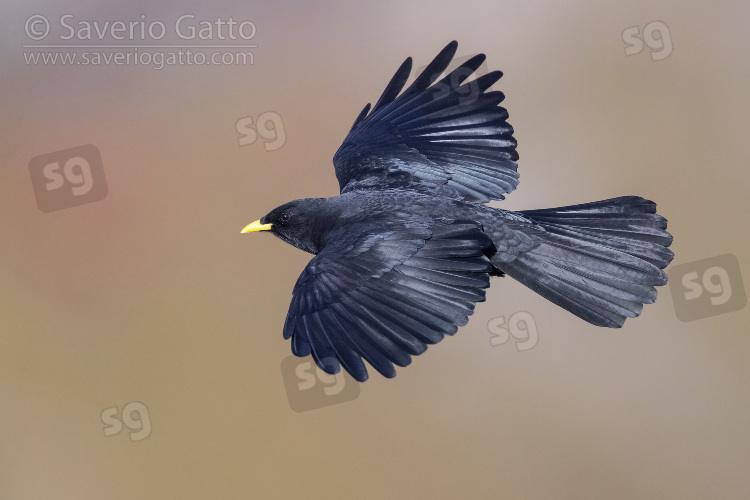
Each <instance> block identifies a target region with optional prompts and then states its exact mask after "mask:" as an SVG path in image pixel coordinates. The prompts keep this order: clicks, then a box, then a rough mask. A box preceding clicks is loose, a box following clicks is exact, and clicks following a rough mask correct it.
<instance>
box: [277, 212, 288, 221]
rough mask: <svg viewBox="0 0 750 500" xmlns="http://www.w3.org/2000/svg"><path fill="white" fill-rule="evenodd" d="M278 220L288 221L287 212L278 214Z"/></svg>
mask: <svg viewBox="0 0 750 500" xmlns="http://www.w3.org/2000/svg"><path fill="white" fill-rule="evenodd" d="M279 221H281V222H288V221H289V214H288V213H286V212H284V213H283V214H281V215H279Z"/></svg>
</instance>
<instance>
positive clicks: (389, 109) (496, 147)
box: [333, 41, 518, 203]
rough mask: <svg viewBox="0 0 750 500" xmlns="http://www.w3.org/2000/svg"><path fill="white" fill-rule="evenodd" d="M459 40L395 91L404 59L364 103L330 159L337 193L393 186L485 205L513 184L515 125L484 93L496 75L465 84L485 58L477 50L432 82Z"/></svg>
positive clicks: (495, 94) (405, 73) (404, 75)
mask: <svg viewBox="0 0 750 500" xmlns="http://www.w3.org/2000/svg"><path fill="white" fill-rule="evenodd" d="M457 45H458V44H457V43H456V42H455V41H454V42H451V43H449V44H448V45H447V46H446V47H445V48H444V49H443V50H442V51H441V52H440V54H438V55H437V57H435V59H434V60H433V61H432V62H431V63H430V64H429V65H428V66H427V67H426V68H425V70H424V71H423V72H422V73H421V74H420V75H419V76H417V78H416V80H415V81H414V83H412V85H411V86H410V87H409V88H408V89H406V90H405V91H404V92H401V90H402V89H403V87H404V85H405V84H406V80H407V79H408V77H409V73H410V72H411V58H408V59H407V60H406V61H405V62H404V63H403V64H402V65H401V67H400V68H399V69H398V71H397V72H396V74H395V75H394V76H393V78H392V79H391V82H390V83H389V84H388V86H387V87H386V89H385V91H384V92H383V95H382V96H381V97H380V99H379V100H378V102H377V104H375V107H374V108H373V109H372V111H370V105H369V104H368V105H367V106H365V109H364V110H362V112H361V113H360V115H359V117H357V119H356V121H355V122H354V125H353V126H352V129H351V130H350V131H349V134H348V135H347V136H346V139H344V142H343V144H341V147H339V149H338V151H337V152H336V154H335V155H334V157H333V165H334V167H335V169H336V178H337V179H338V181H339V186H340V188H341V192H342V193H345V192H347V191H351V190H355V189H378V188H384V187H385V188H394V187H397V188H408V189H414V190H418V191H423V192H425V191H429V192H433V193H438V194H441V195H443V196H450V197H452V198H456V199H460V200H464V201H468V202H474V203H485V202H487V201H490V200H502V199H503V198H504V196H503V195H504V194H505V193H510V192H511V191H513V190H514V189H515V188H516V186H517V185H518V173H517V164H516V160H517V159H518V154H517V153H516V141H515V139H514V138H513V127H511V126H510V124H508V122H507V118H508V112H507V111H506V110H505V108H502V107H500V106H498V104H499V103H500V102H502V100H503V99H504V98H505V96H504V95H503V93H502V92H499V91H492V92H487V89H488V88H489V87H490V86H491V85H492V84H494V83H495V82H496V81H497V80H498V79H500V77H501V76H502V73H501V72H500V71H492V72H490V73H487V74H486V75H482V76H480V77H478V78H476V79H474V80H472V81H469V82H466V83H464V81H465V80H466V79H467V78H468V77H469V76H470V75H471V74H473V73H474V72H475V71H476V70H477V68H479V66H480V65H481V64H482V62H483V61H484V54H479V55H477V56H474V57H472V58H471V59H469V60H468V61H466V62H465V63H464V64H462V65H461V66H459V67H458V68H456V69H455V70H454V71H452V72H451V73H450V74H449V75H447V76H446V77H445V78H443V79H442V80H440V81H439V82H437V83H435V84H434V85H433V82H435V80H437V78H438V77H439V76H440V75H441V74H442V73H443V71H445V69H446V68H447V67H448V65H449V64H450V62H451V60H452V59H453V55H454V54H455V52H456V47H457ZM399 93H400V95H399ZM368 111H369V114H368Z"/></svg>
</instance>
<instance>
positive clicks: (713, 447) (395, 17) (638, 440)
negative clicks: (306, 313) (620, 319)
mask: <svg viewBox="0 0 750 500" xmlns="http://www.w3.org/2000/svg"><path fill="white" fill-rule="evenodd" d="M3 11H4V13H3V16H2V18H0V40H2V45H1V48H0V50H1V52H0V58H1V59H0V92H1V94H0V95H1V96H2V99H0V111H1V112H0V116H1V117H2V122H0V147H1V148H2V158H3V162H2V167H3V168H2V169H0V197H1V198H2V210H0V221H1V223H2V233H3V234H2V237H0V241H1V242H2V243H0V258H1V259H2V266H1V267H0V331H1V333H2V335H0V394H2V396H3V402H2V404H0V429H1V431H0V498H3V499H5V498H7V499H82V498H118V499H119V498H144V499H146V498H147V499H163V498H191V499H192V498H196V499H199V498H200V499H203V498H227V499H234V498H238V499H239V498H576V499H580V498H597V499H598V498H617V499H620V498H622V499H630V498H674V499H685V498H696V499H697V498H722V499H724V498H727V499H739V498H749V497H750V476H748V473H747V471H748V468H749V467H750V435H749V433H748V429H750V391H749V390H748V387H750V336H748V331H747V330H748V328H747V324H748V320H749V319H750V314H749V311H750V310H749V309H748V308H740V309H738V310H735V311H733V312H728V313H726V314H720V315H714V316H710V317H705V318H702V319H698V320H695V321H690V322H682V321H680V320H678V318H677V317H676V314H675V309H674V307H673V297H672V293H673V292H672V291H670V289H669V287H664V288H661V289H660V295H659V300H658V301H657V303H656V304H654V305H650V306H646V307H645V309H644V312H643V314H642V316H641V317H640V318H638V319H634V320H629V321H628V322H627V323H626V324H625V327H624V328H623V329H622V330H619V331H613V330H607V329H601V328H597V327H594V326H591V325H588V324H586V323H584V322H583V321H581V320H579V319H577V318H575V317H574V316H572V315H570V314H569V313H567V312H565V311H564V310H562V309H560V308H558V307H557V306H554V305H553V304H551V303H548V302H547V301H545V300H544V299H541V298H540V297H538V296H536V295H535V294H534V293H532V292H531V291H529V290H527V289H526V288H524V287H523V286H521V285H520V284H518V283H516V282H514V281H512V280H511V279H504V280H499V279H498V280H495V281H494V282H493V283H494V284H493V286H492V288H491V289H490V290H489V292H488V296H487V302H486V303H483V304H480V305H479V306H478V307H477V311H476V313H475V314H474V316H473V317H472V320H471V322H470V323H469V325H468V326H466V327H464V328H462V329H461V330H460V331H459V333H458V334H457V335H456V336H455V337H453V338H447V339H446V340H445V341H443V342H442V343H441V344H439V345H436V346H432V347H430V349H429V351H428V352H427V353H426V354H425V355H423V356H420V357H418V358H416V359H415V360H414V362H413V363H412V365H411V366H410V367H408V368H403V369H399V374H398V376H397V377H396V378H395V379H393V380H386V379H383V378H382V377H380V376H379V375H378V374H377V373H374V370H370V371H371V372H372V373H371V380H370V381H368V382H366V383H365V384H363V385H362V386H361V393H360V394H359V396H358V397H357V398H356V399H354V400H351V401H347V402H343V403H340V404H335V405H329V406H323V407H321V408H318V409H315V410H310V411H305V412H295V411H292V409H291V408H290V402H289V401H288V397H287V392H286V389H285V384H284V378H283V374H282V369H281V362H282V360H283V359H285V358H286V357H287V356H289V354H290V349H289V343H288V341H284V340H283V339H282V336H281V328H282V325H283V322H284V318H285V315H286V310H287V307H288V304H289V300H290V296H291V290H292V287H293V285H294V282H295V280H296V279H297V277H298V275H299V273H300V272H301V270H302V269H303V267H304V266H305V264H306V262H307V261H308V259H309V255H307V254H304V253H302V252H300V251H298V250H296V249H294V248H292V247H291V246H288V245H285V244H284V243H282V242H281V241H279V240H277V239H275V238H273V237H271V236H270V235H267V234H261V235H240V234H239V230H240V229H241V228H242V227H243V226H244V225H246V224H247V223H249V222H251V221H252V220H255V219H257V218H259V217H260V216H262V215H264V214H265V213H266V212H268V211H269V210H270V209H272V208H274V207H275V206H277V205H279V204H281V203H284V202H286V201H289V200H291V199H295V198H300V197H308V196H331V195H335V194H337V183H336V179H335V177H334V173H333V168H332V164H331V157H332V156H333V153H334V152H335V150H336V148H337V147H338V146H339V144H340V142H341V140H342V139H343V138H344V136H345V134H346V132H347V131H348V130H349V127H350V126H351V124H352V122H353V120H354V118H355V116H356V115H357V113H358V112H359V111H360V109H361V108H362V107H363V106H364V104H365V103H367V102H373V103H374V102H375V101H376V100H377V98H378V96H379V95H380V92H381V91H382V90H383V88H384V86H385V84H386V83H387V82H388V80H389V78H390V77H391V76H392V74H393V72H394V71H395V70H396V68H397V67H398V65H399V64H400V63H401V62H402V61H403V59H404V58H406V57H407V56H412V57H413V58H414V64H415V66H416V67H419V66H423V65H424V64H426V63H427V62H429V60H430V59H431V58H432V57H434V56H435V54H437V52H438V51H439V50H440V49H441V48H442V47H443V46H444V45H445V44H446V43H447V42H449V41H450V40H452V39H457V40H458V41H459V49H458V55H460V56H466V55H471V54H474V53H477V52H485V53H486V54H487V56H488V63H487V65H488V68H489V69H502V70H503V72H504V73H505V76H504V77H503V79H502V80H500V82H499V83H498V84H496V86H495V88H498V89H500V90H502V91H504V92H505V94H506V95H507V99H506V101H505V106H506V107H507V108H508V110H509V112H510V117H511V120H510V121H511V123H512V124H513V126H514V127H515V130H516V138H517V139H518V143H519V147H518V150H519V154H520V158H521V159H520V162H519V165H520V168H519V171H520V172H521V184H520V186H519V188H518V190H517V191H516V192H514V193H512V194H511V195H510V196H509V197H508V200H507V201H505V202H502V203H500V204H498V206H502V207H504V208H509V209H531V208H543V207H549V206H559V205H565V204H573V203H582V202H587V201H594V200H599V199H604V198H610V197H614V196H619V195H626V194H638V195H641V196H644V197H647V198H649V199H653V200H655V201H657V202H658V204H659V212H660V213H661V214H663V215H664V216H666V217H667V218H668V219H669V229H670V232H672V233H673V234H674V235H675V243H674V245H673V250H674V251H675V254H676V258H675V261H674V264H673V265H679V264H686V263H691V262H693V261H697V260H700V259H705V258H712V257H715V256H719V255H722V254H726V253H731V254H734V255H735V256H736V257H737V259H738V260H739V263H740V266H741V267H742V272H744V276H745V277H746V279H750V269H749V268H748V267H747V264H748V262H750V260H749V258H750V254H749V252H748V251H749V250H750V238H749V237H748V232H747V227H748V224H747V213H748V209H750V201H748V196H747V189H748V186H749V185H750V174H749V173H748V165H747V160H748V157H749V156H750V155H749V153H750V141H748V140H747V138H746V135H747V130H748V128H747V119H748V118H747V117H748V115H749V114H750V98H749V97H748V88H749V87H750V66H748V63H747V53H748V49H750V31H748V29H747V22H748V21H749V20H750V17H749V15H750V5H749V4H748V3H747V2H739V1H736V2H731V1H724V2H714V3H712V4H708V3H705V2H704V3H699V2H689V3H686V2H678V1H676V0H672V1H656V2H644V1H633V2H628V3H627V4H621V3H615V2H611V4H610V3H609V2H608V3H606V4H605V3H602V2H595V1H593V0H578V1H575V2H566V3H565V4H564V5H563V4H561V3H556V2H535V1H502V2H498V1H491V2H471V1H465V2H439V3H436V2H414V3H403V2H392V1H386V2H372V3H369V4H368V5H364V4H361V5H360V4H358V5H354V4H352V3H351V2H328V3H326V4H324V5H320V4H318V5H315V4H305V3H302V2H298V3H291V2H285V1H275V2H229V1H221V0H219V1H216V2H210V3H206V2H185V3H184V4H183V5H182V6H180V7H154V6H153V5H152V4H149V3H147V2H141V3H129V4H128V3H125V4H123V3H122V2H94V1H83V2H74V1H65V2H59V1H49V0H48V1H29V2H20V1H18V0H16V1H14V2H5V3H4V6H3ZM65 14H72V15H73V17H72V18H68V19H69V21H68V22H69V24H73V25H76V23H78V22H79V21H89V22H93V21H97V22H99V23H103V22H104V21H110V22H114V21H118V20H121V21H124V22H128V21H138V20H141V17H140V16H141V15H144V16H145V22H152V21H161V22H164V24H165V25H166V27H167V36H166V37H165V38H164V39H163V40H161V41H157V42H154V41H153V40H148V39H147V40H140V39H137V40H135V41H133V42H128V41H127V40H126V41H119V40H113V39H112V37H111V36H105V37H104V39H103V40H101V41H100V40H96V39H93V40H85V41H78V42H77V43H80V44H106V45H110V44H111V45H116V46H118V47H121V46H124V45H128V44H148V43H157V44H161V43H163V44H167V43H179V44H190V43H206V44H222V43H223V44H239V43H243V41H242V40H225V41H222V40H219V39H217V38H216V36H214V37H213V39H211V40H194V41H192V42H190V41H185V40H180V39H177V38H174V36H173V35H174V29H173V28H174V23H175V20H176V19H177V18H179V17H180V16H181V15H184V14H192V15H194V16H195V21H194V22H193V23H192V24H193V25H196V24H197V22H198V21H200V20H209V21H215V20H216V19H217V18H222V19H224V20H227V19H228V18H230V17H232V18H233V19H234V20H237V21H243V20H249V21H252V22H253V23H254V25H255V26H256V28H257V33H256V34H255V36H254V37H253V38H252V40H251V41H249V42H248V43H250V44H256V45H257V48H253V49H250V52H252V53H253V58H254V59H253V64H252V65H250V64H245V65H223V66H216V65H213V66H211V65H204V66H199V65H182V66H178V65H175V66H167V67H164V68H162V69H155V68H153V67H151V66H149V65H114V64H110V65H104V64H102V65H98V66H96V65H65V64H62V63H60V62H59V61H58V63H57V64H47V65H44V64H36V65H34V64H27V63H26V57H28V54H29V53H41V52H43V50H42V49H39V48H24V47H23V45H29V44H43V43H50V44H55V43H57V44H63V43H64V44H71V43H76V40H61V39H60V35H61V33H62V34H65V33H66V31H65V30H62V29H61V25H60V23H59V19H60V17H61V16H62V15H65ZM35 15H43V16H44V17H45V18H46V19H48V20H49V22H50V24H51V32H50V34H49V35H48V37H47V39H45V40H44V41H34V40H32V39H30V38H29V36H28V35H27V33H26V31H25V29H26V27H27V26H28V23H27V20H28V19H29V18H31V17H32V16H35ZM35 19H38V18H35ZM654 21H661V22H663V23H664V25H665V26H666V27H668V30H666V31H664V30H661V31H660V32H659V33H657V34H656V35H655V36H652V37H651V38H649V43H650V44H651V45H653V46H654V47H655V48H653V47H649V46H645V47H644V50H643V51H642V52H641V53H639V54H635V55H630V56H627V55H626V52H625V51H626V48H627V47H628V43H626V40H625V39H624V37H623V32H624V31H625V30H627V29H628V28H633V27H636V28H635V29H632V30H631V31H630V32H629V33H634V32H636V33H643V32H644V30H646V26H647V25H648V24H649V23H652V22H654ZM248 26H249V25H248ZM654 26H655V25H654ZM36 27H37V28H38V25H37V26H36ZM32 28H33V26H32ZM652 28H653V26H652ZM652 31H653V30H652ZM649 33H652V32H649ZM96 36H97V35H96V34H95V32H94V33H93V34H92V37H93V38H96ZM659 36H661V39H662V41H667V42H668V41H670V40H671V44H672V49H671V53H670V54H668V57H666V56H664V54H665V52H664V51H665V50H667V49H666V48H662V49H660V48H658V47H659V44H658V43H656V42H657V41H658V40H656V39H657V38H659ZM636 38H637V37H636ZM628 39H629V40H631V42H632V38H628ZM118 47H115V48H112V49H101V51H102V52H105V53H106V52H117V51H122V52H125V51H128V50H133V49H129V48H124V47H123V48H118ZM57 50H60V49H57ZM156 50H157V49H140V50H139V52H149V51H151V52H156ZM158 50H171V49H158ZM174 50H176V49H174ZM222 50H228V51H230V52H234V50H233V49H222ZM243 50H244V49H243ZM84 51H85V49H76V50H75V51H74V50H73V49H68V50H67V52H77V53H79V54H80V53H81V52H84ZM198 51H203V52H205V53H211V51H210V50H206V49H198ZM25 54H26V55H25ZM267 112H271V114H268V115H266V117H269V116H271V117H274V118H275V117H276V116H278V117H279V118H280V120H281V121H279V122H278V123H276V128H277V132H280V131H281V130H282V129H283V132H284V134H285V140H284V141H281V142H275V140H269V141H268V142H264V141H265V140H264V139H263V138H262V137H259V138H258V139H257V140H256V141H255V142H253V143H250V144H246V145H242V146H241V145H240V140H241V138H242V136H241V135H240V134H239V133H238V131H237V122H238V120H242V119H246V118H248V117H251V118H253V123H256V122H257V120H258V117H260V116H261V115H262V114H263V113H267ZM242 123H247V122H242ZM264 125H268V124H267V123H265V122H264ZM269 126H270V125H269ZM264 133H265V134H266V135H267V136H269V137H271V136H273V131H270V132H268V131H264ZM276 137H278V134H277V135H276ZM84 144H93V145H95V146H96V147H97V148H98V150H99V151H100V153H101V159H102V165H103V169H104V172H105V174H106V183H107V188H108V194H107V196H106V198H104V199H103V200H101V201H96V202H92V203H87V204H82V205H79V206H75V207H72V208H67V209H63V210H56V211H52V212H48V213H43V212H42V211H40V209H39V208H38V207H37V201H36V199H35V194H34V190H33V189H32V184H31V180H30V173H29V162H30V161H31V159H32V158H34V157H36V156H39V155H43V154H47V153H54V152H57V151H62V150H66V149H68V148H72V147H76V146H81V145H84ZM266 146H268V148H269V149H270V150H267V147H266ZM277 146H278V147H277ZM274 148H276V149H274ZM734 279H735V280H736V279H741V278H739V276H734ZM736 283H737V282H736V281H735V284H736ZM518 311H528V312H529V313H530V314H531V315H532V316H533V318H534V323H535V327H536V329H537V331H538V344H537V345H535V346H534V347H533V349H528V350H524V351H519V349H517V348H516V346H515V341H514V340H513V339H511V340H510V341H509V342H507V343H505V344H501V345H496V346H493V345H492V342H491V335H490V332H489V328H488V324H492V321H494V320H495V319H497V318H498V317H504V318H505V319H508V318H510V317H511V316H512V315H513V314H514V313H516V312H518ZM131 402H140V403H141V404H142V405H143V407H145V408H146V409H147V414H145V413H144V412H141V413H140V418H141V420H140V423H139V422H134V421H132V419H130V420H129V419H128V418H127V417H119V420H117V418H115V420H112V419H105V417H104V416H103V415H102V414H103V412H104V413H108V412H110V409H113V408H114V410H111V414H114V415H115V417H117V415H119V413H121V412H122V411H123V410H124V408H125V406H126V405H128V404H129V403H131ZM132 408H134V406H131V407H130V409H132ZM108 414H109V413H108ZM116 421H122V422H123V428H122V431H121V432H119V433H114V435H106V434H107V432H115V431H116V430H117V429H116V424H115V423H114V422H116ZM147 421H148V422H147ZM128 423H129V424H130V425H128ZM136 424H137V425H136ZM144 425H150V427H149V428H150V433H148V432H146V433H145V434H147V436H145V438H143V434H138V433H137V432H136V431H135V430H133V427H138V426H144ZM112 426H115V427H114V428H113V427H112ZM113 429H114V430H113ZM131 432H134V433H135V434H131ZM138 436H141V437H138Z"/></svg>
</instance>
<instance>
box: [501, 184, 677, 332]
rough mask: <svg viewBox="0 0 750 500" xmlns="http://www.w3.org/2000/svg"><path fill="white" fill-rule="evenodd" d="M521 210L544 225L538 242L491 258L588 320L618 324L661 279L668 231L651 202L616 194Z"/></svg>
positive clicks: (651, 297) (667, 258) (649, 297)
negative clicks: (506, 257)
mask: <svg viewBox="0 0 750 500" xmlns="http://www.w3.org/2000/svg"><path fill="white" fill-rule="evenodd" d="M520 213H521V214H522V215H523V216H524V217H526V218H528V219H531V220H533V221H534V222H535V223H536V224H538V225H539V226H541V227H542V228H543V229H544V230H545V232H544V233H537V234H535V238H537V239H539V240H540V244H539V245H538V246H537V247H535V248H533V249H532V250H530V251H528V252H525V253H522V254H520V255H519V256H518V257H517V258H516V259H515V260H513V261H512V262H504V263H503V262H498V263H494V262H493V263H494V264H495V265H496V266H497V267H498V268H499V269H500V270H501V271H503V272H505V273H506V274H507V275H508V276H511V277H512V278H514V279H516V280H518V281H520V282H521V283H523V284H524V285H526V286H527V287H529V288H531V289H532V290H534V291H535V292H537V293H538V294H540V295H542V296H543V297H545V298H546V299H548V300H550V301H552V302H553V303H555V304H557V305H559V306H561V307H563V308H565V309H566V310H568V311H570V312H572V313H573V314H575V315H576V316H578V317H580V318H582V319H584V320H586V321H588V322H589V323H592V324H594V325H598V326H607V327H610V328H619V327H621V326H622V325H623V323H624V322H625V319H626V318H632V317H636V316H638V315H639V314H640V313H641V310H642V309H643V304H650V303H652V302H654V301H655V300H656V289H655V288H654V287H655V286H660V285H664V284H666V283H667V276H666V274H665V273H664V271H662V269H664V268H665V267H667V265H668V264H669V263H670V262H671V261H672V258H673V257H674V254H673V253H672V251H671V250H669V249H668V248H667V247H668V246H669V245H670V244H671V243H672V235H671V234H669V233H668V232H667V231H666V228H667V220H666V219H665V218H664V217H662V216H661V215H658V214H656V204H655V203H653V202H652V201H649V200H645V199H643V198H640V197H638V196H623V197H620V198H612V199H609V200H603V201H597V202H593V203H585V204H581V205H571V206H567V207H559V208H549V209H543V210H528V211H524V212H520Z"/></svg>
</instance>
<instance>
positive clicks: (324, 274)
mask: <svg viewBox="0 0 750 500" xmlns="http://www.w3.org/2000/svg"><path fill="white" fill-rule="evenodd" d="M340 231H341V234H332V235H331V237H330V238H329V241H331V243H329V244H328V245H327V246H326V247H325V248H324V249H323V250H322V251H321V252H320V253H319V254H318V255H316V256H315V257H314V258H313V259H312V260H311V261H310V263H309V264H308V265H307V267H306V268H305V270H304V271H303V272H302V275H301V276H300V277H299V280H298V281H297V284H296V285H295V287H294V294H293V297H292V303H291V305H290V306H289V313H288V315H287V318H286V323H285V324H284V338H290V337H291V339H292V352H293V353H294V354H295V355H297V356H307V355H308V354H312V356H313V359H314V360H315V362H316V363H317V365H318V366H319V367H320V368H321V369H323V370H324V371H326V372H327V373H338V372H339V370H340V366H341V365H343V366H344V369H346V371H348V372H349V373H350V374H351V375H352V376H353V377H354V378H355V379H357V380H359V381H364V380H366V379H367V369H366V368H365V365H364V363H363V362H362V358H364V359H365V360H367V362H368V363H369V364H370V365H372V366H373V367H374V368H375V369H376V370H377V371H378V372H380V373H381V374H383V375H384V376H386V377H393V376H395V375H396V371H395V369H394V367H393V364H396V365H399V366H406V365H408V364H409V363H410V362H411V356H412V355H418V354H421V353H422V352H424V351H425V350H426V349H427V344H434V343H436V342H439V341H440V340H441V339H442V338H443V336H444V335H452V334H453V333H455V332H456V330H457V329H458V326H461V325H464V324H466V323H467V321H468V316H469V315H471V314H472V312H473V311H474V305H475V303H476V302H478V301H483V300H484V294H485V289H486V288H487V287H488V286H489V274H488V273H490V272H491V271H492V268H493V267H492V264H490V261H489V260H488V258H487V257H486V256H485V255H484V252H483V250H485V251H486V250H487V249H489V248H491V247H492V242H491V241H490V239H489V237H488V236H487V235H486V234H484V233H483V232H482V230H481V228H480V226H479V225H478V224H476V223H472V222H455V223H452V224H446V225H442V226H431V225H430V223H429V222H408V223H394V224H390V225H384V224H382V223H379V222H378V223H367V224H357V225H350V226H345V227H343V228H341V230H340Z"/></svg>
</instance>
